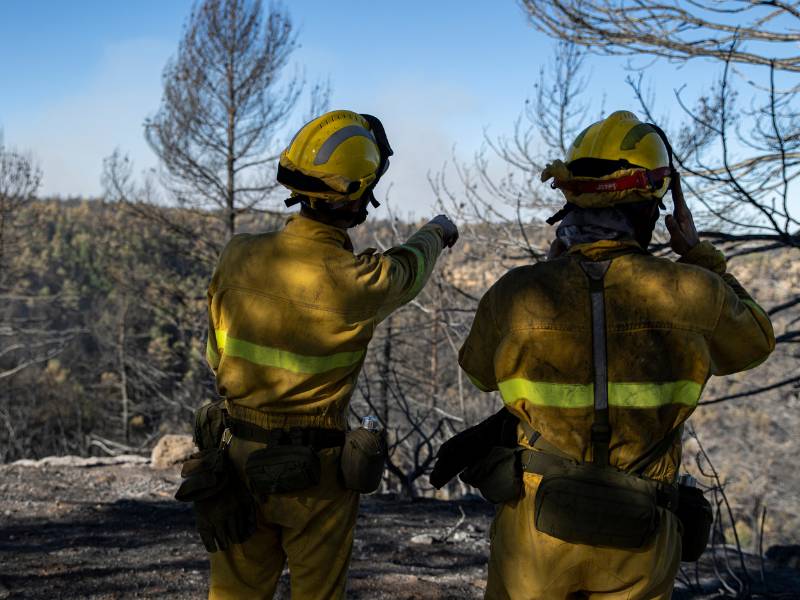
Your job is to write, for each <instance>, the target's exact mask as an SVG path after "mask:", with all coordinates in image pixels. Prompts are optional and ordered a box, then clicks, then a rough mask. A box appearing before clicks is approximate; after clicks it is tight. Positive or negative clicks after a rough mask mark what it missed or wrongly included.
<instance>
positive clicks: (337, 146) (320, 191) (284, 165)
mask: <svg viewBox="0 0 800 600" xmlns="http://www.w3.org/2000/svg"><path fill="white" fill-rule="evenodd" d="M392 154H393V153H392V149H391V147H390V146H389V142H388V140H387V139H386V133H385V131H384V129H383V125H382V124H381V122H380V120H378V119H377V118H376V117H373V116H372V115H362V114H358V113H355V112H352V111H349V110H334V111H332V112H329V113H325V114H324V115H322V116H321V117H317V118H316V119H314V120H313V121H311V122H309V123H306V124H305V125H303V127H301V128H300V131H298V132H297V133H296V134H295V136H294V138H293V139H292V141H291V142H290V143H289V146H288V147H287V148H286V149H285V150H284V151H283V152H282V153H281V156H280V162H279V164H278V177H277V178H278V182H279V183H281V184H282V185H284V186H286V187H287V188H289V189H290V190H291V191H292V198H290V199H289V200H287V202H286V204H287V206H291V205H292V204H296V203H297V202H299V201H300V200H299V199H298V197H304V198H309V199H310V201H311V203H312V205H313V204H314V203H316V201H322V202H325V203H326V204H327V205H328V206H329V207H335V206H337V205H339V204H343V203H348V202H353V201H355V200H358V199H360V198H362V197H363V196H364V195H365V194H369V195H370V200H371V201H372V202H373V204H375V205H377V202H376V201H375V200H374V196H372V189H373V188H374V187H375V184H376V183H377V182H378V179H380V177H381V175H383V173H384V172H385V171H386V169H387V167H388V166H389V156H391V155H392Z"/></svg>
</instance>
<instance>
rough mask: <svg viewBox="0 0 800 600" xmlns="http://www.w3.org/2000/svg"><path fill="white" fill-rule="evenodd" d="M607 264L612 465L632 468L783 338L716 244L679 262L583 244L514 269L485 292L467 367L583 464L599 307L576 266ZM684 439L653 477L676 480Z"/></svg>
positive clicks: (634, 249) (616, 244) (612, 244)
mask: <svg viewBox="0 0 800 600" xmlns="http://www.w3.org/2000/svg"><path fill="white" fill-rule="evenodd" d="M605 259H612V261H611V265H610V267H609V269H608V272H607V273H606V275H605V281H604V295H605V318H606V332H607V333H606V335H607V353H608V398H609V419H610V423H611V443H610V463H611V464H612V465H615V466H617V467H618V468H621V469H624V468H626V467H628V466H630V465H631V464H633V463H634V462H636V461H637V459H639V458H641V457H642V456H644V455H645V454H646V453H647V452H648V451H649V450H650V449H652V448H654V447H655V445H656V444H658V443H659V442H660V441H661V440H663V439H664V438H665V437H666V436H667V435H669V434H670V433H671V432H673V431H674V430H675V429H676V428H678V427H680V426H681V425H682V423H683V422H684V421H685V420H686V419H687V418H688V417H689V415H691V413H692V412H693V411H694V409H695V408H696V406H697V402H698V400H699V398H700V394H701V392H702V390H703V387H704V385H705V384H706V382H707V381H708V379H709V377H710V376H711V375H727V374H730V373H735V372H737V371H743V370H746V369H749V368H752V367H754V366H756V365H758V364H760V363H761V362H763V361H764V360H765V359H766V358H767V356H768V355H769V354H770V352H772V350H773V349H774V347H775V337H774V334H773V331H772V325H771V323H770V320H769V317H768V316H767V314H766V313H765V311H764V310H763V309H762V308H761V307H760V306H759V305H758V304H756V302H755V301H754V300H753V299H752V298H751V297H750V296H749V295H748V294H747V292H746V291H745V290H744V289H743V288H742V286H741V285H740V284H739V283H738V282H737V281H736V279H735V278H734V277H733V276H732V275H731V274H729V273H727V272H726V261H725V257H724V255H723V254H722V253H721V252H720V251H718V250H717V249H715V248H714V247H713V246H712V245H711V244H709V243H708V242H701V243H700V244H698V245H697V246H696V247H695V248H693V249H692V250H691V251H690V252H689V253H688V254H687V255H686V256H684V257H683V258H682V259H681V260H679V261H678V262H673V261H670V260H668V259H663V258H656V257H654V256H651V255H650V254H647V253H646V252H644V251H643V250H642V249H641V248H640V247H639V246H638V245H637V244H636V243H635V242H632V241H601V242H596V243H593V244H580V245H576V246H574V247H572V248H571V249H570V251H569V253H568V254H567V255H565V256H562V257H560V258H558V259H555V260H551V261H548V262H543V263H539V264H536V265H531V266H524V267H520V268H517V269H513V270H511V271H509V272H508V273H506V274H505V275H504V276H503V277H501V278H500V279H499V280H498V281H497V282H496V283H495V284H494V285H493V286H492V287H491V288H490V289H489V291H488V292H487V293H486V294H485V295H484V296H483V298H482V299H481V301H480V304H479V307H478V310H477V314H476V316H475V320H474V322H473V324H472V329H471V331H470V334H469V336H468V338H467V340H466V342H465V343H464V345H463V347H462V348H461V352H460V355H459V362H460V364H461V366H462V368H463V369H464V370H465V371H466V373H467V374H468V375H469V376H470V378H471V379H472V381H473V382H474V383H475V384H476V385H477V386H478V387H479V388H481V389H483V390H485V391H489V390H498V389H499V390H500V394H501V395H502V397H503V401H504V402H505V404H506V406H507V407H508V408H509V409H510V410H511V411H512V412H513V413H515V414H516V415H517V416H518V417H520V419H522V420H523V421H524V422H525V423H527V424H529V425H530V426H531V427H533V429H535V430H536V431H538V432H539V433H540V434H541V436H542V439H543V440H544V441H545V442H547V443H549V444H550V445H551V446H555V448H556V449H557V450H559V451H561V452H563V453H566V454H568V455H569V456H571V457H573V458H575V459H578V460H583V461H590V460H591V459H592V456H591V443H590V428H591V424H592V420H593V416H594V386H593V381H594V376H593V359H592V326H591V323H592V320H591V304H590V295H589V284H588V280H587V278H586V275H585V274H584V272H583V270H582V269H581V267H580V264H579V261H580V260H592V261H599V260H605ZM675 437H676V439H675V441H674V443H673V445H672V447H671V449H670V451H669V452H668V453H667V454H666V455H664V456H663V457H662V458H661V459H659V460H657V461H656V462H655V463H653V464H651V465H650V467H648V469H647V470H646V471H645V475H648V476H650V477H652V478H655V479H659V480H662V481H673V480H674V478H675V475H676V472H677V468H678V466H679V464H680V457H681V447H680V436H675Z"/></svg>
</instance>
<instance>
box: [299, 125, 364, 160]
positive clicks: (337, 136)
mask: <svg viewBox="0 0 800 600" xmlns="http://www.w3.org/2000/svg"><path fill="white" fill-rule="evenodd" d="M355 136H358V137H365V138H367V139H370V140H372V141H373V142H375V144H376V145H377V143H378V142H377V141H376V140H375V136H374V135H372V133H371V132H370V131H369V130H368V129H365V128H364V127H361V126H360V125H348V126H347V127H343V128H342V129H339V130H338V131H334V132H333V134H331V136H330V137H329V138H328V139H327V140H325V142H324V143H323V144H322V146H320V149H319V151H318V152H317V155H316V156H315V157H314V164H315V165H324V164H325V163H326V162H328V161H329V160H330V158H331V156H332V155H333V153H334V151H335V150H336V148H338V147H339V146H340V145H341V144H342V142H344V141H345V140H348V139H350V138H351V137H355Z"/></svg>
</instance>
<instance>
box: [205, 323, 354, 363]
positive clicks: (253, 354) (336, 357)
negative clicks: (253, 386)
mask: <svg viewBox="0 0 800 600" xmlns="http://www.w3.org/2000/svg"><path fill="white" fill-rule="evenodd" d="M215 334H216V339H217V348H219V349H220V351H222V352H224V353H225V354H227V355H229V356H237V357H239V358H243V359H245V360H247V361H249V362H251V363H253V364H255V365H262V366H264V367H274V368H276V369H286V370H287V371H291V372H292V373H325V372H326V371H330V370H331V369H338V368H342V367H352V366H353V365H356V364H358V363H359V362H360V361H361V359H363V358H364V350H358V351H356V352H338V353H336V354H331V355H329V356H303V355H302V354H295V353H294V352H289V351H287V350H280V349H278V348H270V347H269V346H261V345H259V344H253V343H250V342H246V341H244V340H239V339H236V338H234V337H229V336H228V332H227V331H225V330H224V329H217V330H216V331H215Z"/></svg>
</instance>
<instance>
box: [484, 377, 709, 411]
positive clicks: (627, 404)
mask: <svg viewBox="0 0 800 600" xmlns="http://www.w3.org/2000/svg"><path fill="white" fill-rule="evenodd" d="M499 388H500V394H501V395H502V396H503V402H505V403H506V404H514V403H515V402H518V401H520V400H524V401H526V402H529V403H530V404H532V405H533V406H551V407H556V408H586V407H593V406H594V384H591V383H590V384H588V385H582V384H568V383H546V382H542V381H529V380H527V379H523V378H515V379H506V380H505V381H501V382H500V384H499ZM702 389H703V386H701V385H700V384H699V383H697V382H694V381H671V382H668V383H616V382H610V383H609V384H608V404H609V406H619V407H623V408H658V407H661V406H666V405H667V404H682V405H684V406H692V407H693V406H696V405H697V401H698V400H699V398H700V393H701V392H702Z"/></svg>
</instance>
